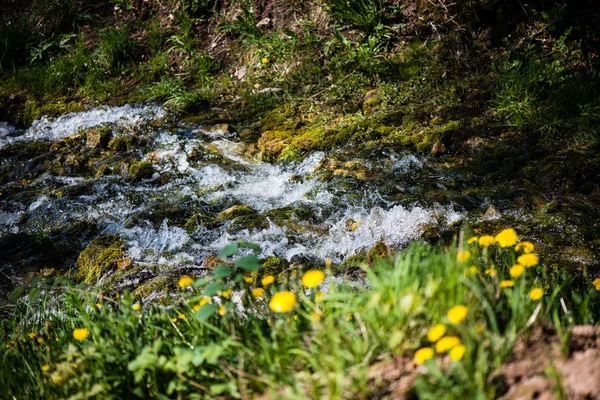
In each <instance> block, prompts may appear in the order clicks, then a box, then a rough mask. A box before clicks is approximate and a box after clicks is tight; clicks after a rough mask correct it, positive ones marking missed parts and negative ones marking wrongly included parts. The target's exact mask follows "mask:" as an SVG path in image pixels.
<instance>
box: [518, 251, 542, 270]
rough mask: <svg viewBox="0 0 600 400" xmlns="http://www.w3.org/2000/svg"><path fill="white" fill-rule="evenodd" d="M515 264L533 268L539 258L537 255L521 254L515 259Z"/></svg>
mask: <svg viewBox="0 0 600 400" xmlns="http://www.w3.org/2000/svg"><path fill="white" fill-rule="evenodd" d="M517 262H518V263H519V264H521V265H522V266H524V267H526V268H531V267H535V266H536V265H537V264H538V263H539V262H540V258H539V257H538V256H537V254H533V253H526V254H522V255H520V256H519V258H517Z"/></svg>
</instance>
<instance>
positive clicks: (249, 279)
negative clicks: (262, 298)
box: [244, 275, 254, 285]
mask: <svg viewBox="0 0 600 400" xmlns="http://www.w3.org/2000/svg"><path fill="white" fill-rule="evenodd" d="M244 282H246V283H247V284H249V285H251V284H253V283H254V278H253V277H251V276H250V275H245V276H244Z"/></svg>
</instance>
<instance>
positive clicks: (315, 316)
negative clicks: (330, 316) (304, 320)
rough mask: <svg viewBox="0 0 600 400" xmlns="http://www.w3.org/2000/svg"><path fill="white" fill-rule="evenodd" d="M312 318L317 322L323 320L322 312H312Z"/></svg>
mask: <svg viewBox="0 0 600 400" xmlns="http://www.w3.org/2000/svg"><path fill="white" fill-rule="evenodd" d="M310 319H311V320H313V321H315V322H318V321H320V320H321V313H320V312H318V311H313V312H311V313H310Z"/></svg>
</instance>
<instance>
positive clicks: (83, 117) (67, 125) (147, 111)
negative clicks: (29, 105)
mask: <svg viewBox="0 0 600 400" xmlns="http://www.w3.org/2000/svg"><path fill="white" fill-rule="evenodd" d="M165 116H166V112H165V110H164V109H163V108H162V107H158V106H132V105H125V106H122V107H107V108H95V109H92V110H89V111H83V112H74V113H69V114H65V115H62V116H60V117H58V118H56V119H54V120H52V121H51V120H49V119H48V118H47V117H42V118H40V119H37V120H35V121H34V122H33V123H32V124H31V127H30V128H29V129H27V130H26V131H25V132H24V133H23V134H22V135H19V136H16V135H15V132H16V131H15V129H14V127H10V126H7V125H1V126H0V148H2V147H4V146H6V145H7V144H10V143H14V142H18V141H30V140H50V141H54V140H58V139H62V138H65V137H68V136H72V135H74V134H76V133H77V132H78V131H79V130H80V129H85V128H91V127H94V126H98V125H101V124H105V123H114V124H118V125H121V126H126V127H131V128H133V127H136V126H139V125H140V124H142V123H144V122H147V121H151V120H154V119H162V118H164V117H165Z"/></svg>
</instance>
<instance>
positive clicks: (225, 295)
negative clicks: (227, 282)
mask: <svg viewBox="0 0 600 400" xmlns="http://www.w3.org/2000/svg"><path fill="white" fill-rule="evenodd" d="M221 296H223V297H225V298H226V299H228V298H229V297H230V296H231V288H229V289H227V290H225V291H223V292H222V293H221Z"/></svg>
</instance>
